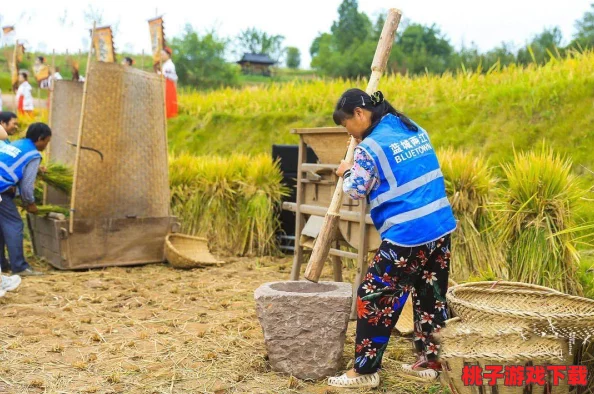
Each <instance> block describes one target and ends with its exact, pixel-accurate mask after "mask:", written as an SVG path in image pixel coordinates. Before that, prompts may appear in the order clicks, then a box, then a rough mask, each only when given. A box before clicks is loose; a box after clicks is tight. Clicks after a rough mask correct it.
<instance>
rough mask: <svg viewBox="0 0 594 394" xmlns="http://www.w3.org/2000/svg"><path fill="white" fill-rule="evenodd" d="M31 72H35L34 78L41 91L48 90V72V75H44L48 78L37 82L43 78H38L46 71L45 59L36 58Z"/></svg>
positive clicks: (41, 57)
mask: <svg viewBox="0 0 594 394" xmlns="http://www.w3.org/2000/svg"><path fill="white" fill-rule="evenodd" d="M33 70H34V71H35V77H36V78H37V81H38V83H39V87H40V88H41V89H49V84H50V78H49V72H48V74H46V75H48V78H45V79H42V80H39V79H40V78H43V76H40V74H41V72H42V71H45V70H47V66H46V64H45V58H44V57H43V56H37V57H36V58H35V65H34V66H33ZM48 71H49V70H48ZM44 73H45V72H44Z"/></svg>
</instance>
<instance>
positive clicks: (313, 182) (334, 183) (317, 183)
mask: <svg viewBox="0 0 594 394" xmlns="http://www.w3.org/2000/svg"><path fill="white" fill-rule="evenodd" d="M301 183H303V184H308V185H331V186H334V185H336V182H335V181H331V180H321V181H310V180H309V179H302V180H301Z"/></svg>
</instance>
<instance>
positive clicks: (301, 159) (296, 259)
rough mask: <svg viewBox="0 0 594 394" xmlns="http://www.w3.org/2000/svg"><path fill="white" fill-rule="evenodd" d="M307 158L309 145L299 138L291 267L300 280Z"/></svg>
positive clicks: (295, 277)
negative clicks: (302, 208) (303, 181)
mask: <svg viewBox="0 0 594 394" xmlns="http://www.w3.org/2000/svg"><path fill="white" fill-rule="evenodd" d="M306 160H307V147H306V146H305V143H304V142H303V138H299V156H298V158H297V195H296V201H297V202H296V204H295V205H296V207H295V210H294V211H293V212H295V254H294V255H293V267H292V268H291V280H299V274H300V273H301V264H302V263H303V247H302V246H301V244H300V238H301V230H302V229H303V226H304V225H305V217H304V216H303V213H302V212H301V208H300V206H301V204H302V203H303V199H304V197H305V194H304V189H305V188H304V187H303V184H302V183H301V181H302V180H303V169H302V166H303V163H305V161H306Z"/></svg>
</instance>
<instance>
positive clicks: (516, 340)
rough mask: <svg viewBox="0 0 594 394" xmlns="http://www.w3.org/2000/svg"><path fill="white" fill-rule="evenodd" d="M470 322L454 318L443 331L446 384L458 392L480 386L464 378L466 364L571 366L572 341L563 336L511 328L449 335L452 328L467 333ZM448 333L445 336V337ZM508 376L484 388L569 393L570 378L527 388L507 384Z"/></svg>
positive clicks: (513, 393)
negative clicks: (526, 335) (525, 333)
mask: <svg viewBox="0 0 594 394" xmlns="http://www.w3.org/2000/svg"><path fill="white" fill-rule="evenodd" d="M465 327H467V324H466V323H464V322H462V321H461V320H460V319H459V318H454V319H450V320H448V321H447V323H446V328H445V329H443V330H442V333H443V334H444V335H441V334H442V333H440V341H441V349H440V354H439V357H440V361H441V362H442V366H443V373H442V374H441V379H442V383H443V384H444V385H447V386H448V387H449V388H450V390H451V391H452V393H454V394H474V393H477V392H479V391H477V388H478V387H476V386H475V387H472V386H465V385H464V383H463V381H462V371H463V368H464V366H473V365H476V366H479V367H481V368H482V369H483V371H485V366H487V365H498V366H503V367H504V368H505V367H506V366H520V365H521V366H526V365H538V366H547V365H571V364H572V362H573V355H572V354H571V353H570V352H569V346H568V341H567V340H565V339H562V338H553V337H537V336H532V337H530V338H528V339H525V338H522V336H521V335H519V334H517V333H515V332H512V331H509V332H507V333H504V334H501V335H499V336H491V337H487V336H483V335H482V334H481V333H471V334H462V335H457V336H452V335H449V334H451V333H448V331H453V332H456V333H464V331H465ZM444 336H445V337H444ZM504 383H505V381H504V379H500V380H499V381H498V384H497V385H496V386H491V387H489V384H488V381H487V380H484V381H483V387H488V389H487V390H485V391H483V392H485V393H490V392H497V393H499V394H523V393H526V392H535V393H536V392H539V393H541V392H548V393H551V394H565V393H568V392H569V386H568V385H567V381H561V382H560V385H559V386H551V387H549V389H550V391H544V389H545V388H544V387H540V386H534V387H533V389H534V391H525V390H526V388H525V387H524V386H522V387H514V386H505V384H504Z"/></svg>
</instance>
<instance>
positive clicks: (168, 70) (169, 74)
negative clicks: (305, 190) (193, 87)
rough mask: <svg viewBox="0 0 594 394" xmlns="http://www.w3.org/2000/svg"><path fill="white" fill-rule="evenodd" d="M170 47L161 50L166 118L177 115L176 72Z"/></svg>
mask: <svg viewBox="0 0 594 394" xmlns="http://www.w3.org/2000/svg"><path fill="white" fill-rule="evenodd" d="M171 54H172V51H171V48H168V47H165V48H164V49H163V50H162V51H161V61H162V62H163V76H164V77H165V106H166V108H167V119H169V118H173V117H176V116H177V87H176V85H177V73H176V72H175V64H173V61H172V60H171Z"/></svg>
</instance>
